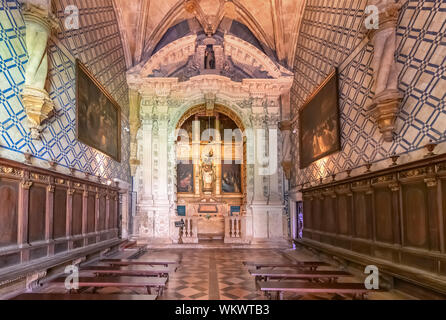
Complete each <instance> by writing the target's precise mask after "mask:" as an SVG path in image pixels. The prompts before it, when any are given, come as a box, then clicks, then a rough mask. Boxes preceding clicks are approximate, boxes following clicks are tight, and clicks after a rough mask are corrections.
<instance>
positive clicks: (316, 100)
mask: <svg viewBox="0 0 446 320" xmlns="http://www.w3.org/2000/svg"><path fill="white" fill-rule="evenodd" d="M299 124H300V148H299V149H300V167H301V169H303V168H306V167H308V166H309V165H310V164H311V163H313V162H315V161H317V160H319V159H322V158H324V157H326V156H328V155H330V154H332V153H335V152H337V151H339V150H340V149H341V142H340V129H339V91H338V77H337V70H335V71H334V72H333V73H332V74H330V76H329V77H328V78H327V79H326V80H325V81H324V82H323V83H322V84H321V86H320V87H319V88H318V89H317V90H316V91H315V92H314V93H313V94H312V95H311V97H310V99H309V102H307V103H306V104H305V105H304V106H303V107H302V109H301V110H300V112H299Z"/></svg>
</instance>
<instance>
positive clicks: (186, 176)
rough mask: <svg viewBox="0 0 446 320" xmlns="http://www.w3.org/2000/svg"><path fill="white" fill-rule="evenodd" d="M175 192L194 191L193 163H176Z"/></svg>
mask: <svg viewBox="0 0 446 320" xmlns="http://www.w3.org/2000/svg"><path fill="white" fill-rule="evenodd" d="M177 192H183V193H193V192H194V165H193V164H191V163H190V164H189V163H178V164H177Z"/></svg>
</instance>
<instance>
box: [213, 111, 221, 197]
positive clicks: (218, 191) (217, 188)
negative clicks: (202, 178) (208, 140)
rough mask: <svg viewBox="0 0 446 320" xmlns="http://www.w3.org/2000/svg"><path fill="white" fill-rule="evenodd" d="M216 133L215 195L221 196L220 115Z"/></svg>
mask: <svg viewBox="0 0 446 320" xmlns="http://www.w3.org/2000/svg"><path fill="white" fill-rule="evenodd" d="M215 131H216V137H214V138H215V142H214V145H215V154H214V159H215V194H216V195H220V194H221V135H220V118H219V114H218V113H217V114H216V116H215Z"/></svg>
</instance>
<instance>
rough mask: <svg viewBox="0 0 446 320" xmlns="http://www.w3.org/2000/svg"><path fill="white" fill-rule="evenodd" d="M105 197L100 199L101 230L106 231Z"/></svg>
mask: <svg viewBox="0 0 446 320" xmlns="http://www.w3.org/2000/svg"><path fill="white" fill-rule="evenodd" d="M106 209H107V208H106V201H105V196H101V198H100V199H99V230H100V231H102V230H104V229H105V212H106Z"/></svg>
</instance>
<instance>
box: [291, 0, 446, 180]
mask: <svg viewBox="0 0 446 320" xmlns="http://www.w3.org/2000/svg"><path fill="white" fill-rule="evenodd" d="M366 4H367V1H366V0H350V1H349V0H334V1H325V0H308V1H307V7H306V9H305V12H304V17H303V24H302V28H301V34H300V36H299V40H298V44H297V51H296V61H295V67H294V72H295V81H294V84H293V87H292V89H291V99H292V112H293V116H294V115H295V114H297V112H298V110H299V108H300V107H301V106H302V105H303V104H304V102H305V100H306V99H307V97H308V96H309V95H311V93H312V92H313V91H314V89H315V88H316V87H317V86H318V85H319V83H321V82H322V81H323V79H324V78H325V77H326V76H327V75H328V74H329V73H330V72H331V70H332V69H333V67H339V70H340V111H341V119H340V121H341V135H342V136H341V141H342V151H341V152H339V153H336V154H334V155H332V156H329V157H326V158H324V159H322V160H320V161H318V162H316V163H314V164H312V165H311V166H310V167H308V168H306V169H304V170H300V169H299V165H298V161H299V150H298V145H299V139H298V138H299V137H298V135H294V136H293V145H294V146H295V148H294V152H293V157H294V159H293V162H294V163H296V164H297V165H296V166H295V168H294V170H293V176H292V185H293V186H298V185H300V184H302V183H304V182H308V181H317V180H318V179H319V178H320V177H321V176H322V177H326V176H327V175H328V174H329V173H330V174H331V173H338V172H341V171H345V170H347V169H349V168H356V167H359V166H361V165H364V164H365V163H367V162H375V161H379V160H381V159H384V158H387V157H389V156H390V155H391V154H393V153H397V154H402V153H407V152H411V151H414V150H417V149H420V148H422V147H423V146H424V145H425V144H426V143H427V142H428V141H429V140H433V141H438V142H440V141H444V140H445V139H446V107H445V94H446V73H445V69H446V40H445V34H446V2H444V1H443V0H433V1H408V2H407V3H406V4H405V5H404V7H403V8H402V10H401V13H400V17H399V22H398V28H397V36H398V48H397V52H396V60H397V64H398V67H399V69H400V70H401V72H400V76H399V81H400V84H399V89H400V90H401V92H402V93H403V94H404V100H403V102H402V106H401V111H400V114H399V117H398V120H397V130H396V137H395V140H394V142H393V143H387V142H384V141H383V139H382V137H381V134H380V132H379V130H378V128H377V126H376V124H375V122H374V121H373V119H372V118H371V116H370V114H369V113H367V111H366V109H367V106H368V105H369V104H370V103H371V98H370V97H372V96H373V92H372V85H373V79H372V70H371V62H372V57H373V46H371V45H370V44H369V43H368V42H367V40H366V39H365V35H364V29H363V28H362V26H363V21H364V8H365V6H366Z"/></svg>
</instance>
